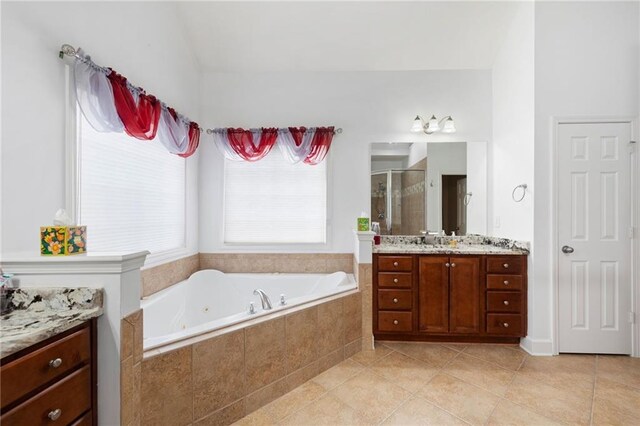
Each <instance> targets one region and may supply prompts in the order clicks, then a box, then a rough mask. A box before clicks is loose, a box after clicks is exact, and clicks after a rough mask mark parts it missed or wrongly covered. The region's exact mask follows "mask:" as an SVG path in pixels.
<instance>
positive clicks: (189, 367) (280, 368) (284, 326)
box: [141, 292, 362, 425]
mask: <svg viewBox="0 0 640 426" xmlns="http://www.w3.org/2000/svg"><path fill="white" fill-rule="evenodd" d="M361 307H362V294H361V293H360V292H355V293H352V294H349V295H347V296H342V297H339V298H336V299H333V300H330V301H328V302H325V303H320V304H317V305H315V306H312V307H309V308H304V309H300V310H297V311H294V312H292V313H289V314H286V315H282V316H279V317H275V318H272V319H269V320H266V321H263V322H260V323H257V324H255V325H251V326H249V327H246V328H240V329H236V330H234V331H230V332H228V333H225V334H220V335H217V336H215V337H212V338H209V339H206V340H200V341H197V342H195V343H192V344H190V345H187V346H183V347H181V348H178V349H176V350H173V351H169V352H164V353H160V354H158V355H151V356H145V358H144V360H143V361H142V371H141V374H142V385H141V404H142V405H141V424H190V423H193V424H198V425H200V424H230V423H232V422H234V421H236V420H238V419H240V418H242V417H243V416H245V415H247V414H249V413H251V412H253V411H255V410H257V409H259V408H260V407H262V406H264V405H266V404H268V403H270V402H271V401H273V400H274V399H276V398H278V397H280V396H282V395H284V394H285V393H287V392H289V391H290V390H292V389H294V388H296V387H298V386H300V385H301V384H303V383H305V382H307V381H308V380H309V379H311V378H313V377H315V376H316V375H318V374H320V373H322V372H323V371H325V370H327V369H329V368H331V367H333V366H334V365H336V364H338V363H340V362H342V361H343V360H344V359H345V358H346V357H350V356H352V355H354V354H355V353H358V352H360V350H361V348H362V337H361V336H362V325H361V318H362V313H361V312H360V310H361ZM151 352H152V353H153V351H151Z"/></svg>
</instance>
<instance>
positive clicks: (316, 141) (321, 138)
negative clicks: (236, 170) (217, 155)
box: [208, 127, 335, 165]
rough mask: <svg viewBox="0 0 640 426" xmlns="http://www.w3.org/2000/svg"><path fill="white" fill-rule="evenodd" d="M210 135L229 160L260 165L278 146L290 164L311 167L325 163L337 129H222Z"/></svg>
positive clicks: (215, 130) (212, 131)
mask: <svg viewBox="0 0 640 426" xmlns="http://www.w3.org/2000/svg"><path fill="white" fill-rule="evenodd" d="M208 132H209V133H210V134H211V135H212V136H213V142H214V144H215V145H216V146H217V147H218V149H220V151H221V152H222V153H223V154H224V156H225V157H226V158H228V159H229V160H234V161H258V160H260V159H262V158H264V157H265V156H266V155H267V154H269V152H271V150H272V149H273V146H274V145H275V144H277V145H278V147H279V148H280V152H281V153H282V155H283V157H284V158H285V159H286V160H287V161H288V162H289V163H291V164H296V163H299V162H301V161H303V162H304V163H306V164H309V165H316V164H320V163H321V162H322V161H323V160H324V159H325V157H326V156H327V153H328V152H329V148H330V147H331V141H332V140H333V135H334V133H335V132H334V128H333V127H310V128H306V127H289V128H283V129H275V128H261V129H250V130H244V129H233V128H229V129H224V128H222V129H213V130H210V131H208Z"/></svg>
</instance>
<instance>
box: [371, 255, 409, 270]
mask: <svg viewBox="0 0 640 426" xmlns="http://www.w3.org/2000/svg"><path fill="white" fill-rule="evenodd" d="M412 268H413V258H412V257H411V256H378V270H379V271H411V269H412Z"/></svg>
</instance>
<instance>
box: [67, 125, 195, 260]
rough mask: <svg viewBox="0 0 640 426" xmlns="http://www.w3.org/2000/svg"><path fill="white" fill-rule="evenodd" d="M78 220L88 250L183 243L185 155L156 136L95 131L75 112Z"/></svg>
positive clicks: (167, 247)
mask: <svg viewBox="0 0 640 426" xmlns="http://www.w3.org/2000/svg"><path fill="white" fill-rule="evenodd" d="M77 119H78V122H79V126H78V133H77V135H78V167H79V170H78V176H79V188H78V189H79V191H78V192H79V196H80V198H79V205H78V212H79V221H78V223H79V224H81V225H86V226H87V236H88V243H87V246H88V248H89V251H91V252H107V251H108V252H122V251H139V250H149V251H150V252H151V253H160V252H167V251H170V250H176V249H180V248H184V247H185V245H186V244H185V206H186V196H185V192H186V161H185V160H184V159H183V158H182V157H179V156H177V155H172V154H169V153H168V152H167V151H166V149H165V148H164V147H163V146H162V145H161V144H160V143H159V142H158V141H148V142H147V141H139V140H136V139H134V138H132V137H130V136H128V135H127V134H126V133H99V132H96V131H95V130H94V129H93V128H92V127H91V125H90V124H89V123H88V122H87V121H86V120H85V119H84V117H83V116H82V114H78V115H77Z"/></svg>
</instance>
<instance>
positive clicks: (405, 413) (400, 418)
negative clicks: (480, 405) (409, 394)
mask: <svg viewBox="0 0 640 426" xmlns="http://www.w3.org/2000/svg"><path fill="white" fill-rule="evenodd" d="M382 424H383V425H397V426H410V425H438V426H439V425H459V426H464V425H467V423H466V422H464V421H462V420H460V419H459V418H457V417H455V416H452V415H451V414H449V413H447V412H446V411H444V410H441V409H440V408H438V407H436V406H435V405H433V404H431V403H429V402H428V401H427V400H425V399H423V398H419V397H416V398H411V399H410V400H409V401H407V402H405V403H404V404H402V405H401V406H400V407H399V408H398V409H397V410H396V411H394V412H393V414H391V416H389V417H388V418H387V419H386V420H385V421H384V422H382Z"/></svg>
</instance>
